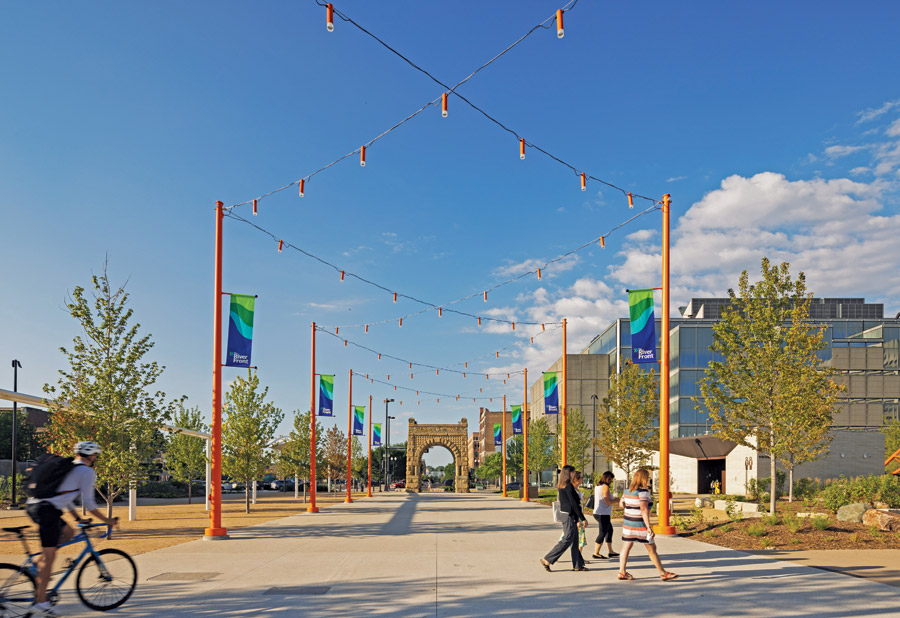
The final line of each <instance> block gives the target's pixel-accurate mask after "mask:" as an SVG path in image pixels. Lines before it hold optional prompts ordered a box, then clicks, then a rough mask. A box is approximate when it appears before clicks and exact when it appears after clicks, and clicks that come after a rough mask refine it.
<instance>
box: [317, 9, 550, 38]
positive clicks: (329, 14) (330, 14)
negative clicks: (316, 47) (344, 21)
mask: <svg viewBox="0 0 900 618" xmlns="http://www.w3.org/2000/svg"><path fill="white" fill-rule="evenodd" d="M556 19H557V21H559V20H560V19H562V17H560V16H559V15H557V16H556ZM325 29H326V30H328V32H334V7H333V6H331V3H330V2H329V3H328V4H326V5H325Z"/></svg>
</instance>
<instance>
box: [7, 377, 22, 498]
mask: <svg viewBox="0 0 900 618" xmlns="http://www.w3.org/2000/svg"><path fill="white" fill-rule="evenodd" d="M12 368H13V392H14V393H15V392H17V391H18V390H19V369H21V368H22V363H20V362H19V361H18V360H15V359H13V362H12ZM17 411H18V406H17V404H16V400H15V399H13V413H12V456H10V459H12V502H11V503H10V505H9V508H10V510H15V509H17V508H19V505H18V504H16V437H17V436H16V430H17V429H18V424H19V423H18V420H17V419H16V412H17Z"/></svg>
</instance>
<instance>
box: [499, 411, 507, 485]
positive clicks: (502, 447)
mask: <svg viewBox="0 0 900 618" xmlns="http://www.w3.org/2000/svg"><path fill="white" fill-rule="evenodd" d="M500 435H501V438H500V439H501V440H502V441H503V442H502V444H500V454H501V456H502V457H503V497H504V498H505V497H506V395H503V415H502V416H501V417H500Z"/></svg>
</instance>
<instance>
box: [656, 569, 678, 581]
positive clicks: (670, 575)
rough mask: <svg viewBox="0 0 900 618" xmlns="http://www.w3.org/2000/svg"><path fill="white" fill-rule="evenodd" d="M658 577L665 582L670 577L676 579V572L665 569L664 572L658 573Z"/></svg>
mask: <svg viewBox="0 0 900 618" xmlns="http://www.w3.org/2000/svg"><path fill="white" fill-rule="evenodd" d="M659 578H660V579H661V580H663V581H664V582H667V581H669V580H672V579H678V573H670V572H669V571H666V572H665V573H663V574H662V575H660V576H659Z"/></svg>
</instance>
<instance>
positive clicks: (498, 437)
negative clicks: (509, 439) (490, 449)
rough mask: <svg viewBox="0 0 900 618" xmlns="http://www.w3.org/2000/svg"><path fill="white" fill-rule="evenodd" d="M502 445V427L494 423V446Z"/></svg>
mask: <svg viewBox="0 0 900 618" xmlns="http://www.w3.org/2000/svg"><path fill="white" fill-rule="evenodd" d="M501 444H503V425H501V424H500V423H494V446H500V445H501Z"/></svg>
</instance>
